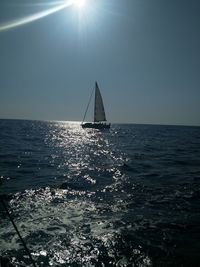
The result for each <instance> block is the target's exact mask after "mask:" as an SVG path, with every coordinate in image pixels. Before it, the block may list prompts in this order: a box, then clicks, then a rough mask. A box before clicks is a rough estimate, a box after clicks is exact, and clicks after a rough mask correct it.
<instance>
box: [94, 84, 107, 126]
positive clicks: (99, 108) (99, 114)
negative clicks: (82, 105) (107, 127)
mask: <svg viewBox="0 0 200 267" xmlns="http://www.w3.org/2000/svg"><path fill="white" fill-rule="evenodd" d="M99 121H106V115H105V111H104V106H103V100H102V97H101V93H100V90H99V87H98V84H97V82H96V84H95V105H94V122H99Z"/></svg>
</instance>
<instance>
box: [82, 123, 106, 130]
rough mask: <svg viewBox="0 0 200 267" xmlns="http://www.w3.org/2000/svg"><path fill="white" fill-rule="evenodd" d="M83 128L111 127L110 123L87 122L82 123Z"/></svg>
mask: <svg viewBox="0 0 200 267" xmlns="http://www.w3.org/2000/svg"><path fill="white" fill-rule="evenodd" d="M81 126H82V128H93V129H110V123H108V124H107V123H92V122H86V123H84V124H81Z"/></svg>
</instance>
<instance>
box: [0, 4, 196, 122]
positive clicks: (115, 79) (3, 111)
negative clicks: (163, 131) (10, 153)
mask: <svg viewBox="0 0 200 267" xmlns="http://www.w3.org/2000/svg"><path fill="white" fill-rule="evenodd" d="M86 1H87V3H86V6H85V7H84V9H83V10H79V9H78V8H75V7H74V6H70V7H67V8H65V9H62V10H60V11H58V12H55V13H53V14H51V15H49V16H46V17H44V18H41V19H39V20H37V21H33V22H31V23H27V24H25V25H22V26H18V27H15V28H13V29H9V30H4V31H0V118H19V119H42V120H79V121H80V120H82V117H83V114H84V111H85V108H86V104H87V102H88V99H89V95H90V93H91V90H92V87H93V86H94V82H95V81H96V80H97V81H98V83H99V87H100V89H101V92H102V95H103V99H104V104H105V110H106V113H107V118H108V120H109V121H111V122H132V123H156V124H184V125H200V1H199V0H86ZM54 2H55V0H54ZM41 3H43V4H41ZM49 3H52V2H50V1H47V0H46V1H44V0H43V1H41V0H40V1H36V0H0V27H1V26H2V25H3V24H6V23H9V22H10V21H13V20H18V19H21V18H23V17H26V16H29V15H32V14H35V13H37V12H41V11H43V10H46V9H48V8H51V7H52V6H48V4H49ZM58 3H60V1H59V2H58ZM36 4H37V5H36Z"/></svg>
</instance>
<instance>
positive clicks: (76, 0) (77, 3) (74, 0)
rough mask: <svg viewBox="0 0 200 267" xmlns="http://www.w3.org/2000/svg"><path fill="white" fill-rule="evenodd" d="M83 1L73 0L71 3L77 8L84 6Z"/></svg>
mask: <svg viewBox="0 0 200 267" xmlns="http://www.w3.org/2000/svg"><path fill="white" fill-rule="evenodd" d="M85 2H86V1H85V0H73V3H74V4H75V5H76V6H77V7H79V8H82V7H84V6H85V4H86V3H85Z"/></svg>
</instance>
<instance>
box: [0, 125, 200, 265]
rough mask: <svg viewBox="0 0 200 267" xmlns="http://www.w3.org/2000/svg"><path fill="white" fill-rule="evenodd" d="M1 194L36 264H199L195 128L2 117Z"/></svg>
mask: <svg viewBox="0 0 200 267" xmlns="http://www.w3.org/2000/svg"><path fill="white" fill-rule="evenodd" d="M0 195H1V201H2V199H3V201H4V203H5V204H6V206H7V208H8V210H9V213H10V215H11V217H12V219H13V221H14V222H15V224H16V226H17V228H18V230H19V232H20V234H21V236H22V237H23V240H24V242H25V243H26V245H27V247H28V249H29V251H30V253H31V255H32V258H33V259H34V261H35V264H36V266H43V267H44V266H45V267H46V266H55V267H61V266H74V267H78V266H85V267H86V266H87V267H92V266H98V267H106V266H116V267H122V266H123V267H125V266H139V267H147V266H158V267H162V266H184V267H188V266H192V267H196V266H200V127H187V126H166V125H165V126H164V125H139V124H112V125H111V128H110V130H104V131H99V130H95V129H82V128H81V126H80V123H77V122H60V121H29V120H0ZM0 255H1V256H2V257H6V258H9V259H10V261H11V262H12V263H13V265H14V266H33V265H31V264H32V263H31V260H30V258H29V256H28V255H27V253H26V250H25V249H24V246H23V244H22V242H21V241H20V239H19V237H18V235H17V233H16V231H15V229H14V227H13V225H12V223H11V221H10V219H9V217H8V215H7V213H6V211H5V209H4V207H3V205H2V204H1V205H0Z"/></svg>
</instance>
